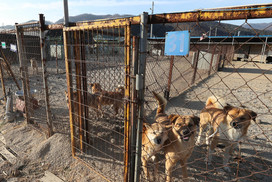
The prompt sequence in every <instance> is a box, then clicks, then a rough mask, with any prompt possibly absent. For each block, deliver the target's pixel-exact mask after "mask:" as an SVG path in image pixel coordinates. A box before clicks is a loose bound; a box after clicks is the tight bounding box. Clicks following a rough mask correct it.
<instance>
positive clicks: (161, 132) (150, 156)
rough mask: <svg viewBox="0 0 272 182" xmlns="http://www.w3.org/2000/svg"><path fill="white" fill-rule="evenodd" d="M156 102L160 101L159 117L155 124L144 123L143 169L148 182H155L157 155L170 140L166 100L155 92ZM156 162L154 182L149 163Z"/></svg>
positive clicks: (157, 116) (156, 118)
mask: <svg viewBox="0 0 272 182" xmlns="http://www.w3.org/2000/svg"><path fill="white" fill-rule="evenodd" d="M153 94H154V96H155V98H156V100H157V101H158V107H157V115H156V117H155V122H154V123H153V124H151V125H150V124H148V123H144V125H143V133H142V156H141V160H142V167H143V171H144V174H145V176H146V177H147V179H148V181H155V178H156V176H157V172H158V165H157V164H158V163H157V161H156V156H155V155H156V154H157V153H158V152H159V151H160V150H161V149H162V147H163V144H164V142H165V141H166V139H167V138H168V135H167V133H168V131H167V126H166V124H168V125H169V123H170V122H169V119H168V117H167V115H166V114H165V113H164V111H165V105H166V102H167V101H166V100H165V99H164V98H163V97H161V96H160V95H158V94H156V93H155V92H153ZM151 160H153V162H154V161H155V165H154V166H155V167H154V175H153V180H151V178H150V174H149V170H148V167H147V163H148V162H149V161H151Z"/></svg>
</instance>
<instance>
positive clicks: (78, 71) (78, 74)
mask: <svg viewBox="0 0 272 182" xmlns="http://www.w3.org/2000/svg"><path fill="white" fill-rule="evenodd" d="M79 33H80V32H79V31H75V32H74V40H75V49H74V55H75V69H76V92H77V101H78V103H75V104H76V105H77V108H78V110H77V111H78V113H77V118H78V119H77V122H78V124H79V140H80V141H79V142H80V150H81V151H83V131H82V130H83V124H82V118H83V117H82V116H83V114H82V111H83V110H82V104H83V103H82V89H81V78H82V75H81V66H80V62H81V60H80V40H79V39H80V37H79Z"/></svg>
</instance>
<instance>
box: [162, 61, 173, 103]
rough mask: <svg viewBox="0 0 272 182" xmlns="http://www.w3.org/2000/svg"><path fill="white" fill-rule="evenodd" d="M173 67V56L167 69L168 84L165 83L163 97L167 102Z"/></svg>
mask: <svg viewBox="0 0 272 182" xmlns="http://www.w3.org/2000/svg"><path fill="white" fill-rule="evenodd" d="M173 66H174V56H171V60H170V67H169V75H168V83H167V88H166V90H165V91H164V97H165V98H166V99H167V100H169V95H170V89H171V82H172V72H173Z"/></svg>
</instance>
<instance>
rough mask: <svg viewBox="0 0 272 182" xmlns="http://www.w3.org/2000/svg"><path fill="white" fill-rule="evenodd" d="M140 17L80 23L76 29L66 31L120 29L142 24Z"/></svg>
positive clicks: (70, 28) (66, 29)
mask: <svg viewBox="0 0 272 182" xmlns="http://www.w3.org/2000/svg"><path fill="white" fill-rule="evenodd" d="M140 20H141V18H140V16H134V17H129V18H120V19H109V20H95V21H90V22H78V23H76V26H75V27H65V28H64V29H63V30H64V31H74V30H86V29H98V28H102V27H115V26H116V27H119V26H128V25H133V24H134V25H137V24H140Z"/></svg>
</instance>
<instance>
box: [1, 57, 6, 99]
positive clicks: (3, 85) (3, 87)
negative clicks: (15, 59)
mask: <svg viewBox="0 0 272 182" xmlns="http://www.w3.org/2000/svg"><path fill="white" fill-rule="evenodd" d="M2 60H3V58H0V78H1V85H2V91H3V97H4V101H5V102H6V101H7V96H6V88H5V82H4V77H3V70H2V63H3V62H2Z"/></svg>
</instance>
